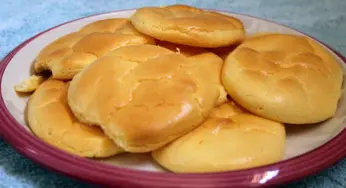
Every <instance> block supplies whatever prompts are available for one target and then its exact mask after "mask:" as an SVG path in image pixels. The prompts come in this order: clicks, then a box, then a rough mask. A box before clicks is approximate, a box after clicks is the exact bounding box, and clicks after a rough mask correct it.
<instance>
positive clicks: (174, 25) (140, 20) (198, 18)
mask: <svg viewBox="0 0 346 188" xmlns="http://www.w3.org/2000/svg"><path fill="white" fill-rule="evenodd" d="M130 19H131V22H132V24H133V25H134V26H135V28H136V29H137V30H138V31H140V32H142V33H144V34H146V35H149V36H152V37H154V38H156V39H159V40H163V41H168V42H172V43H177V44H183V45H188V46H196V47H207V48H216V47H222V46H229V45H231V44H234V43H237V42H239V41H241V40H243V38H244V37H245V30H244V27H243V24H242V23H241V22H240V21H239V20H238V19H237V18H234V17H231V16H227V15H223V14H219V13H216V12H211V11H204V10H202V9H198V8H195V7H191V6H187V5H170V6H166V7H160V8H159V7H144V8H140V9H137V11H136V12H135V14H134V15H132V17H131V18H130Z"/></svg>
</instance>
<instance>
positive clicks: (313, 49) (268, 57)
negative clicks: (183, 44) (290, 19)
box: [222, 34, 343, 124]
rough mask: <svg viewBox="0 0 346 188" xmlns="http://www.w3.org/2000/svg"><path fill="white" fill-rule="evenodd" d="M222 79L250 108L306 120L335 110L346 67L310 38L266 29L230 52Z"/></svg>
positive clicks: (312, 120)
mask: <svg viewBox="0 0 346 188" xmlns="http://www.w3.org/2000/svg"><path fill="white" fill-rule="evenodd" d="M222 81H223V84H224V86H225V88H226V90H227V92H228V93H229V94H230V96H231V97H232V98H233V99H234V100H235V101H236V102H237V103H239V104H240V105H242V106H243V107H245V108H246V109H248V110H249V111H251V112H253V113H255V114H257V115H260V116H263V117H265V118H268V119H272V120H276V121H279V122H283V123H290V124H307V123H317V122H320V121H323V120H326V119H328V118H330V117H332V116H333V115H334V113H335V111H336V109H337V104H338V100H339V98H340V96H341V92H342V89H341V87H342V81H343V71H342V69H341V66H340V65H339V64H338V62H337V60H336V59H335V57H333V56H332V55H331V54H330V53H329V52H328V51H327V50H326V49H325V48H323V47H322V46H320V45H319V44H318V43H317V42H315V41H313V40H311V39H309V38H307V37H303V36H294V35H286V34H263V35H259V36H253V37H250V38H249V39H247V40H246V41H245V42H244V43H242V44H241V45H240V46H239V47H238V48H237V49H235V51H233V52H232V53H231V54H230V55H229V56H228V57H227V59H226V61H225V64H224V67H223V71H222Z"/></svg>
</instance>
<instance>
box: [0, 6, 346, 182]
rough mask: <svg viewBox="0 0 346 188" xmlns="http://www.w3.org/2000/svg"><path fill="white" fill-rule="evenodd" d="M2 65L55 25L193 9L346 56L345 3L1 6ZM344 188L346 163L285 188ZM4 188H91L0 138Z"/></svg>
mask: <svg viewBox="0 0 346 188" xmlns="http://www.w3.org/2000/svg"><path fill="white" fill-rule="evenodd" d="M0 3H1V4H0V59H2V58H3V57H4V56H5V55H6V54H7V53H8V52H10V51H11V50H12V49H13V48H15V47H16V46H17V45H18V44H20V43H21V42H23V41H24V40H26V39H27V38H29V37H31V36H33V35H35V34H37V33H39V32H41V31H43V30H46V29H48V28H50V27H52V26H55V25H57V24H60V23H63V22H66V21H69V20H72V19H76V18H80V17H84V16H88V15H92V14H96V13H102V12H106V11H114V10H122V9H130V8H136V7H141V6H148V5H156V6H159V5H166V4H174V3H183V4H190V5H194V6H198V7H203V8H215V9H221V10H227V11H232V12H239V13H245V14H250V15H253V16H259V17H263V18H266V19H269V20H273V21H277V22H281V23H283V24H286V25H289V26H291V27H294V28H296V29H298V30H301V31H303V32H306V33H308V34H310V35H312V36H314V37H316V38H318V39H320V40H322V41H323V42H326V43H327V44H329V45H330V46H332V47H333V48H335V49H337V50H338V51H340V52H341V53H342V54H344V55H346V0H304V1H303V0H242V1H240V0H185V1H183V0H181V1H179V0H177V1H173V0H98V1H94V0H74V1H71V0H45V1H44V0H0ZM345 147H346V145H345ZM286 186H288V187H302V188H303V187H314V188H322V187H323V188H329V187H333V188H345V187H346V159H344V160H343V161H340V162H338V163H337V164H335V165H334V166H332V167H330V168H328V169H326V170H324V171H322V172H319V173H318V174H316V175H315V176H311V177H307V178H305V179H303V180H299V181H297V182H293V183H291V184H289V185H285V187H286ZM0 187H6V188H12V187H13V188H15V187H18V188H19V187H20V188H22V187H27V188H31V187H42V188H55V187H65V188H67V187H76V188H77V187H91V186H89V185H86V184H84V183H81V182H77V181H76V180H71V179H69V178H67V177H64V176H62V175H58V174H55V173H53V172H50V171H48V170H46V169H45V168H42V167H39V166H38V165H36V164H34V163H32V162H31V161H30V160H28V159H26V158H25V157H22V156H21V155H19V154H17V153H16V152H15V151H14V150H13V149H12V148H11V147H10V146H9V145H7V144H6V143H5V142H4V141H3V140H2V139H1V138H0Z"/></svg>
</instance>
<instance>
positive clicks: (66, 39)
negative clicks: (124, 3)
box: [34, 18, 155, 80]
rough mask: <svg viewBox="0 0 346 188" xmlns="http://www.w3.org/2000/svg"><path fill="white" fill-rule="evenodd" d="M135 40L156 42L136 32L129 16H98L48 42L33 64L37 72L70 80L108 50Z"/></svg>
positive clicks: (133, 43)
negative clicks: (103, 18)
mask: <svg viewBox="0 0 346 188" xmlns="http://www.w3.org/2000/svg"><path fill="white" fill-rule="evenodd" d="M138 44H155V40H154V39H153V38H151V37H149V36H146V35H144V34H141V33H139V32H138V31H137V30H136V29H135V28H134V27H133V25H132V24H131V22H130V21H129V20H128V19H125V18H110V19H105V20H99V21H95V22H92V23H89V24H87V25H85V26H84V27H82V28H81V29H80V30H79V31H77V32H73V33H70V34H67V35H65V36H62V37H60V38H58V39H56V40H55V41H53V42H51V43H50V44H48V45H47V46H46V47H45V48H43V49H42V50H41V52H40V53H39V55H38V56H37V58H36V60H35V64H34V68H35V71H36V72H42V71H45V70H49V71H51V72H52V78H54V79H61V80H71V79H72V78H73V76H74V75H76V74H77V73H78V72H80V71H81V70H82V69H83V68H84V67H86V66H88V65H89V64H90V63H91V62H93V61H95V60H96V59H98V58H100V57H101V56H103V55H104V54H106V53H108V52H110V51H111V50H114V49H116V48H119V47H121V46H128V45H138Z"/></svg>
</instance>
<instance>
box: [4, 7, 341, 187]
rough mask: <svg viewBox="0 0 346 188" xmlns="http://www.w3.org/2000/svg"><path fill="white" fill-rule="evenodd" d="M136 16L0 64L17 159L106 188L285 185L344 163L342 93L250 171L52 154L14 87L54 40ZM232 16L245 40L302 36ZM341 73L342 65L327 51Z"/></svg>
mask: <svg viewBox="0 0 346 188" xmlns="http://www.w3.org/2000/svg"><path fill="white" fill-rule="evenodd" d="M133 13H134V10H126V11H120V12H111V13H105V14H100V15H95V16H90V17H86V18H82V19H78V20H74V21H72V22H68V23H65V24H62V25H60V26H57V27H54V28H52V29H49V30H47V31H45V32H43V33H40V34H39V35H36V36H34V37H33V38H31V39H29V40H27V41H25V42H24V43H22V44H21V45H19V46H18V47H17V48H16V49H14V50H13V51H12V52H11V53H10V54H8V55H7V56H6V57H5V58H4V59H3V60H2V63H1V64H0V84H1V88H0V93H1V99H0V132H1V134H2V136H3V138H4V139H5V140H6V141H7V142H8V143H9V144H11V145H12V146H13V147H14V148H15V149H16V150H17V151H18V152H19V153H21V154H23V155H25V156H27V157H28V158H30V159H31V160H33V161H35V162H37V163H39V164H41V165H43V166H45V167H48V168H50V169H52V170H55V171H57V172H60V173H63V174H65V175H67V176H71V177H74V178H78V179H81V180H84V181H87V182H91V183H96V184H99V185H105V186H117V187H118V186H122V187H152V188H154V187H196V188H197V187H198V188H202V187H206V188H207V187H259V186H263V185H265V186H270V185H278V184H282V183H287V182H289V181H292V180H296V179H299V178H302V177H304V176H307V175H311V174H313V173H315V172H317V171H319V170H322V169H324V168H326V167H328V166H330V165H331V164H333V163H335V162H336V161H338V160H340V159H342V158H344V157H346V147H345V146H344V145H345V144H344V143H345V140H346V129H345V127H346V123H345V118H346V101H345V100H344V98H345V95H346V93H344V94H343V97H342V99H341V100H340V103H339V107H338V111H337V114H336V116H335V117H334V118H332V119H330V120H328V121H326V122H323V123H320V124H317V125H307V126H300V127H292V126H289V127H287V145H286V156H285V159H284V160H283V161H281V162H279V163H275V164H272V165H267V166H263V167H259V168H253V169H248V170H239V171H232V172H224V173H206V174H174V173H169V172H165V171H164V170H163V169H162V168H160V167H159V166H158V165H157V164H155V163H154V162H153V161H152V160H151V158H150V157H149V156H148V155H145V154H136V155H134V154H123V155H119V156H115V157H112V158H108V159H103V160H98V161H96V160H91V159H84V158H80V157H76V156H72V155H69V154H67V153H65V152H63V151H61V150H59V149H56V148H54V147H52V146H50V145H48V144H46V143H44V142H42V141H41V140H39V139H38V138H36V137H35V136H33V134H32V133H31V131H30V129H29V128H28V126H27V124H26V123H25V120H24V110H25V105H26V102H27V99H28V98H27V97H20V96H18V95H17V94H16V93H15V91H14V90H13V86H14V85H15V84H17V83H20V82H21V81H22V80H24V79H26V78H28V77H29V76H30V67H31V64H32V62H33V60H34V58H35V57H36V56H37V54H38V53H39V51H40V50H41V49H42V48H43V47H44V46H45V45H47V44H48V43H50V42H52V41H53V40H55V39H56V38H58V37H60V36H62V35H65V34H67V33H70V32H73V31H76V30H78V29H79V28H81V27H82V26H83V25H85V24H87V23H90V22H93V21H96V20H101V19H106V18H114V17H129V16H130V15H131V14H133ZM221 13H224V14H230V15H232V16H235V17H237V18H239V19H241V20H242V22H243V23H244V25H245V28H246V30H247V33H248V34H251V33H256V32H278V33H290V34H297V35H305V34H303V33H301V32H299V31H296V30H294V29H291V28H288V27H286V26H283V25H280V24H277V23H274V22H270V21H267V20H263V19H260V18H255V17H251V16H247V15H240V14H234V13H227V12H221ZM325 47H326V48H328V49H329V50H330V51H331V52H332V53H333V54H335V56H336V57H337V58H338V61H339V62H340V64H341V65H342V66H343V67H345V62H346V59H345V57H343V56H342V55H341V54H339V53H338V52H336V51H334V50H333V49H331V48H330V47H328V46H326V45H325Z"/></svg>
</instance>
